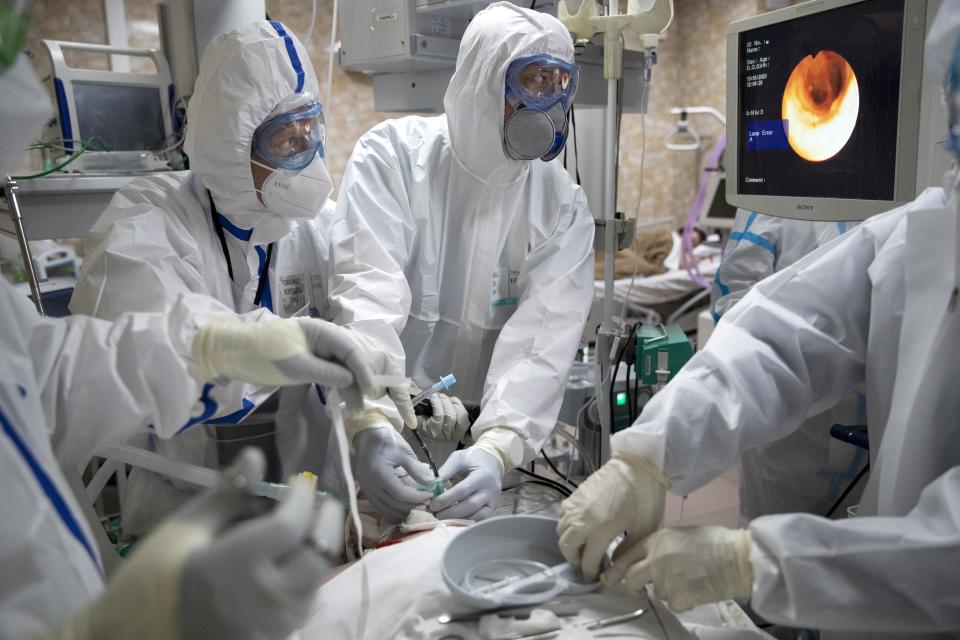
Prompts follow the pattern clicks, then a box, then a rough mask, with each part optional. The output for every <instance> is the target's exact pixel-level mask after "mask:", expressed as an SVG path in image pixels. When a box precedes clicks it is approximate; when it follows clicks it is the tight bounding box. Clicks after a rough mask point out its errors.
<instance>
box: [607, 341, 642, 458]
mask: <svg viewBox="0 0 960 640" xmlns="http://www.w3.org/2000/svg"><path fill="white" fill-rule="evenodd" d="M638 326H640V323H639V322H636V323H634V324H633V325H632V326H631V327H630V331H628V332H627V339H626V340H625V341H624V343H623V344H622V345H621V346H620V349H619V351H618V352H617V364H616V367H615V368H614V370H613V376H612V377H611V379H610V398H609V402H610V432H611V434H612V433H613V418H614V411H613V410H614V406H615V405H614V396H615V394H614V387H616V385H617V374H619V373H620V364H621V363H622V362H623V354H624V353H626V350H627V346H629V344H630V342H631V341H632V340H633V337H634V335H635V334H636V333H637V327H638ZM628 415H629V414H628ZM597 468H598V469H599V468H600V467H599V460H598V465H597Z"/></svg>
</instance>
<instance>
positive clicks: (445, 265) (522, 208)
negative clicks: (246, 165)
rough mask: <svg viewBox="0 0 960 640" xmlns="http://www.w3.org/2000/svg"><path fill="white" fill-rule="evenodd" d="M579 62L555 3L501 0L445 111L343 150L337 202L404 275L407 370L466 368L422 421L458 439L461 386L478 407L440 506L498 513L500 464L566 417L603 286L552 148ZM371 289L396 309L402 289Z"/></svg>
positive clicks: (478, 29) (583, 220) (583, 207)
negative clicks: (597, 290) (566, 397)
mask: <svg viewBox="0 0 960 640" xmlns="http://www.w3.org/2000/svg"><path fill="white" fill-rule="evenodd" d="M577 72H578V68H577V66H576V65H574V64H573V44H572V41H571V38H570V34H569V33H568V32H567V30H566V29H564V27H563V25H562V24H560V22H559V21H558V20H556V18H553V17H552V16H549V15H546V14H543V13H538V12H535V11H529V10H526V9H521V8H520V7H517V6H515V5H513V4H509V3H504V2H499V3H496V4H493V5H491V6H490V7H488V8H486V9H484V10H483V11H481V12H480V13H478V14H477V15H476V16H475V17H474V19H473V20H472V21H471V23H470V25H469V26H468V27H467V30H466V32H465V33H464V35H463V39H462V40H461V42H460V52H459V55H458V56H457V64H456V70H455V71H454V74H453V77H452V78H451V80H450V84H449V86H448V87H447V92H446V95H445V96H444V107H445V110H446V113H445V115H442V116H438V117H433V118H423V117H417V116H413V117H407V118H401V119H399V120H388V121H386V122H383V123H381V124H379V125H377V126H375V127H373V128H372V129H371V130H370V131H368V132H367V133H365V134H364V135H363V136H361V138H360V140H359V141H358V142H357V145H356V147H355V148H354V151H353V155H352V156H351V158H350V161H349V163H348V164H347V168H346V172H345V174H344V179H343V183H342V185H341V190H340V200H339V202H338V204H337V213H338V214H339V215H343V216H347V217H353V216H359V217H362V218H363V219H364V220H365V221H366V222H367V224H368V225H369V226H370V228H371V229H373V231H374V233H375V234H376V236H377V237H378V238H379V240H380V241H381V242H382V243H383V244H384V245H386V247H387V248H388V250H389V251H390V254H391V255H392V256H393V257H394V259H396V261H397V262H399V263H400V265H401V266H402V267H403V273H404V275H405V276H406V279H407V281H408V282H409V284H410V288H411V293H412V304H411V306H410V313H409V317H408V318H407V319H406V325H405V326H404V327H403V332H402V333H401V334H400V339H401V341H402V342H403V349H404V353H405V355H406V371H407V374H408V375H409V376H411V377H412V378H413V380H414V381H415V382H416V383H417V384H419V385H420V386H422V387H426V386H428V385H429V384H431V383H433V382H435V381H436V380H438V379H439V378H440V377H441V376H443V375H446V374H448V373H451V372H452V373H453V374H454V375H455V377H456V380H457V382H456V385H455V386H454V387H453V388H452V390H451V393H452V394H453V396H454V397H448V396H439V397H435V398H434V400H433V409H434V411H433V415H432V416H430V417H428V418H427V419H426V420H425V421H423V422H422V424H421V427H420V428H421V429H422V430H423V431H424V432H426V434H427V435H429V436H430V437H432V438H435V439H439V440H444V441H451V442H456V441H458V440H460V439H461V438H464V437H465V432H466V431H467V428H468V427H469V422H468V420H467V416H466V412H465V411H464V409H463V403H462V402H461V401H463V402H466V403H468V404H469V403H479V405H480V407H481V411H480V415H479V417H478V419H477V420H476V422H475V423H474V425H473V427H472V429H471V433H470V436H471V437H472V442H473V444H472V446H470V447H468V448H466V449H464V450H461V451H457V452H455V453H453V454H452V455H451V456H450V458H449V459H448V460H447V462H446V463H445V464H444V466H443V468H442V469H441V470H440V471H441V473H440V475H441V477H442V478H444V479H450V478H455V479H460V482H459V484H457V486H455V487H454V488H453V489H451V490H449V491H447V492H445V493H444V494H443V495H441V496H439V497H437V498H434V499H433V501H432V503H431V506H430V508H431V509H432V510H433V511H435V512H436V514H437V516H438V517H441V518H474V519H479V518H483V517H486V516H487V515H489V514H490V512H491V510H492V508H493V507H494V506H495V505H496V502H497V499H498V497H499V494H500V488H501V480H502V477H503V474H504V473H505V472H506V471H509V470H510V469H512V468H514V467H516V466H518V465H520V464H522V463H524V462H528V461H530V460H532V459H533V458H534V456H535V455H536V454H537V452H538V451H539V450H540V447H541V444H542V443H543V441H544V439H545V438H546V437H547V436H548V435H549V433H550V431H551V430H552V429H553V427H554V425H555V423H556V417H557V413H558V412H559V409H560V403H561V400H562V394H563V388H564V381H565V380H566V377H567V371H568V369H569V367H570V365H571V363H572V361H573V357H574V354H575V351H576V348H577V344H578V341H579V339H580V335H581V331H582V329H583V324H584V322H585V320H586V317H587V313H588V310H589V308H590V302H591V299H592V297H593V283H592V279H593V218H592V216H591V215H590V211H589V210H588V207H587V200H586V197H585V196H584V193H583V191H582V190H581V189H580V188H579V187H578V186H577V185H575V184H574V183H573V181H572V180H571V179H570V177H569V175H568V174H567V172H566V170H565V169H564V168H563V165H562V164H560V162H559V161H553V159H554V158H556V156H557V154H558V153H559V152H560V151H561V149H562V148H563V145H564V142H565V138H566V132H567V112H568V110H569V108H570V105H571V103H572V101H573V97H574V93H575V90H576V82H577ZM355 260H356V262H357V263H358V265H365V264H366V263H367V257H366V256H365V255H363V254H360V253H358V254H357V255H356V256H355ZM359 269H363V270H364V271H369V270H368V269H366V267H365V266H361V267H358V270H359ZM362 286H368V285H366V284H364V285H362ZM369 286H370V287H371V288H373V287H375V286H376V285H369ZM374 290H375V291H376V293H377V300H380V301H382V302H383V303H384V304H388V305H390V306H389V307H387V308H392V307H393V306H395V305H396V303H397V302H398V300H397V298H398V295H397V293H398V292H396V291H391V290H385V289H380V288H379V287H376V288H375V289H374ZM386 424H387V423H386V420H385V418H384V416H383V415H382V414H381V413H380V412H379V411H378V410H376V409H373V410H371V411H370V413H368V415H367V416H366V418H365V419H364V420H361V421H355V422H354V423H353V425H352V426H353V428H354V429H355V430H359V432H358V433H357V435H356V436H355V437H354V442H356V441H357V440H358V439H360V440H363V439H364V438H369V437H382V438H387V437H388V433H389V428H388V427H387V426H386ZM371 432H372V434H378V435H375V436H373V435H371Z"/></svg>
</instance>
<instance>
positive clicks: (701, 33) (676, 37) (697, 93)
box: [28, 0, 765, 220]
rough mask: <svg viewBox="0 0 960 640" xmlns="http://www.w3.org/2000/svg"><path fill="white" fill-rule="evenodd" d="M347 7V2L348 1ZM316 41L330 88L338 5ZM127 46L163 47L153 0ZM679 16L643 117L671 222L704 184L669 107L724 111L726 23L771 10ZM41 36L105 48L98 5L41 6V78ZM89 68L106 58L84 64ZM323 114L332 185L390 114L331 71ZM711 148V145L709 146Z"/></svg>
mask: <svg viewBox="0 0 960 640" xmlns="http://www.w3.org/2000/svg"><path fill="white" fill-rule="evenodd" d="M344 1H349V0H344ZM318 4H319V10H318V15H317V19H316V24H315V25H314V29H313V35H312V37H311V39H310V43H309V45H308V48H309V51H310V56H311V58H312V60H313V65H314V68H315V70H316V71H317V75H318V77H319V78H320V86H321V87H322V88H324V89H325V87H326V77H327V61H328V49H329V42H330V16H331V12H332V6H333V2H332V0H320V1H319V3H318ZM126 7H127V23H128V31H129V40H130V44H131V45H132V46H153V47H159V29H158V27H157V24H156V6H155V2H153V1H152V0H126ZM267 8H268V10H269V12H270V14H271V16H272V17H274V18H276V19H279V20H282V21H283V22H284V23H286V24H287V26H289V27H290V28H291V29H292V30H293V31H294V32H295V33H297V34H298V35H300V36H301V37H302V36H303V34H305V32H306V30H307V27H308V24H309V22H310V8H311V5H310V2H309V1H308V0H267ZM675 8H676V17H675V19H674V22H673V25H672V26H671V27H670V29H669V31H668V33H667V37H666V39H665V40H664V41H663V43H662V46H661V47H660V50H659V61H658V64H657V66H656V67H655V68H654V76H653V77H654V80H653V85H652V89H651V95H650V107H649V112H648V115H647V116H646V117H645V125H646V136H647V141H646V159H645V162H644V181H643V184H644V189H643V200H642V202H641V203H640V208H639V212H640V218H641V219H644V218H646V219H649V218H658V217H663V216H672V217H674V218H676V219H677V220H681V219H683V218H684V217H685V216H686V213H687V210H688V208H689V207H690V204H691V203H692V201H693V197H694V193H695V184H696V180H698V178H699V171H700V170H699V167H698V166H697V161H696V154H694V153H693V152H676V151H668V150H667V149H665V148H664V141H665V139H666V136H667V134H668V133H669V132H670V131H671V130H672V129H673V127H674V124H675V122H676V119H675V117H674V116H671V115H670V113H669V109H670V107H672V106H677V105H682V104H685V105H708V106H712V107H715V108H717V109H719V110H720V111H724V108H725V100H724V95H725V67H724V58H725V30H726V25H727V24H728V23H729V22H730V21H732V20H736V19H739V18H742V17H746V16H750V15H755V14H757V13H759V12H761V11H763V10H764V9H765V3H764V2H763V0H675ZM41 38H53V39H60V40H75V41H81V42H105V41H106V29H105V27H104V16H103V4H102V0H36V1H35V3H34V8H33V26H32V29H31V36H30V39H29V42H28V45H29V46H30V48H31V49H33V50H35V51H36V52H37V53H38V55H37V56H36V60H35V65H36V67H37V69H38V72H39V73H40V75H41V77H46V76H47V75H48V74H49V64H48V63H47V61H46V55H45V53H44V52H43V50H42V45H41V44H40V39H41ZM86 64H89V65H91V66H93V65H98V64H103V65H105V64H106V59H105V58H103V59H102V60H99V59H95V58H94V59H88V62H87V63H86ZM325 108H326V110H327V126H328V129H327V140H328V145H329V149H330V152H329V154H328V156H327V163H328V167H329V170H330V173H331V175H332V176H333V179H334V184H338V183H339V181H340V178H341V176H342V174H343V169H344V166H345V164H346V161H347V158H348V157H349V154H350V151H351V150H352V148H353V145H354V143H355V142H356V140H357V138H358V137H359V136H360V135H361V134H362V133H363V132H364V131H366V130H367V129H368V128H370V127H371V126H372V125H373V124H375V123H377V122H379V121H381V120H382V119H384V118H386V117H389V116H390V114H383V113H376V112H374V111H373V88H372V84H371V81H370V79H369V78H367V77H365V76H363V75H360V74H353V73H345V72H343V71H341V70H340V69H339V67H337V66H336V65H334V76H333V99H332V104H330V105H325ZM694 126H695V128H696V129H697V130H698V131H699V132H700V133H701V135H702V136H703V137H704V140H705V141H706V144H708V145H709V144H712V143H713V142H714V141H715V140H716V136H717V135H718V134H719V133H721V127H720V126H719V124H718V123H716V122H715V121H713V120H712V119H709V118H698V119H696V120H694ZM642 128H643V127H642V122H641V116H639V115H635V114H625V115H624V116H623V131H622V134H623V135H622V140H621V147H620V148H621V153H620V192H619V198H618V207H619V209H620V210H622V211H626V212H628V214H629V215H633V212H634V211H635V210H636V207H637V197H638V195H639V193H640V158H641V153H640V150H641V148H642V146H643V136H642V133H641V132H642ZM705 150H706V149H705Z"/></svg>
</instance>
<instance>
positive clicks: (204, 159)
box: [70, 21, 409, 532]
mask: <svg viewBox="0 0 960 640" xmlns="http://www.w3.org/2000/svg"><path fill="white" fill-rule="evenodd" d="M305 92H309V93H312V94H313V96H316V95H317V94H318V88H317V79H316V76H315V74H314V72H313V68H312V65H311V63H310V59H309V57H308V56H307V52H306V50H305V48H304V47H303V45H302V44H300V42H299V41H298V40H297V39H296V38H295V37H293V36H292V35H291V34H290V33H289V32H288V31H287V30H286V28H285V27H284V26H283V25H282V24H281V23H279V22H275V21H274V22H267V21H264V22H258V23H254V24H253V25H250V26H249V27H247V28H244V29H241V30H238V31H235V32H231V33H227V34H223V35H221V36H218V37H217V38H215V39H213V40H212V41H211V42H210V44H208V45H207V48H206V50H205V52H204V56H203V60H202V63H201V66H200V73H199V76H198V78H197V82H196V88H195V91H194V95H193V96H192V98H191V100H190V105H189V109H188V112H187V133H186V141H185V150H186V152H187V154H188V155H189V157H190V162H191V170H190V171H188V172H178V173H169V174H164V175H158V176H150V177H144V178H138V179H136V180H134V181H132V182H131V183H130V184H129V185H127V186H126V187H124V188H123V189H121V190H119V191H118V192H117V193H116V194H115V196H114V198H113V200H112V201H111V203H110V205H109V206H108V207H107V209H106V210H105V211H104V213H103V214H102V215H101V217H100V218H99V220H98V221H97V223H96V224H95V225H94V227H93V230H92V232H91V235H90V237H89V238H88V240H87V257H86V259H85V260H84V264H83V268H82V269H81V272H80V275H79V277H78V281H77V286H76V291H75V293H74V296H73V299H72V301H71V305H70V308H71V310H72V311H73V312H74V313H86V314H90V315H95V316H97V317H100V318H105V319H114V318H116V317H117V316H118V315H119V314H120V313H123V312H126V311H157V310H162V309H164V308H165V307H166V306H167V305H168V304H169V303H170V301H172V300H174V299H175V298H176V297H177V296H178V295H179V294H181V293H185V292H193V293H200V294H204V296H203V297H202V299H201V301H200V302H197V303H196V304H195V305H194V307H193V309H192V311H193V312H194V313H196V314H200V315H201V316H202V315H204V314H210V313H222V312H224V311H227V312H235V313H237V314H239V317H240V318H242V319H246V320H250V321H257V320H263V319H268V318H272V317H275V316H281V317H289V316H292V315H294V314H297V313H298V312H304V313H305V312H309V313H310V314H312V315H319V316H321V317H324V318H325V319H328V320H331V321H335V322H337V323H338V324H348V323H351V322H352V323H355V324H362V321H361V320H359V317H361V316H363V315H364V312H363V310H364V308H365V307H366V306H367V305H369V304H370V300H369V298H370V295H371V288H373V287H379V288H380V289H389V290H391V291H392V292H393V293H394V295H393V296H392V297H391V298H390V299H389V300H387V301H382V302H381V303H378V304H377V312H378V314H379V317H378V318H377V322H376V323H374V326H372V327H371V328H370V329H369V330H366V331H365V333H366V334H367V335H368V336H370V337H371V338H374V339H377V340H378V343H379V345H380V347H381V348H382V349H383V350H385V351H387V352H388V353H390V354H393V355H396V357H397V358H400V357H401V355H400V354H401V349H400V345H399V340H398V338H397V336H396V331H395V330H394V329H392V327H391V323H393V322H398V323H402V321H403V319H404V318H406V313H407V306H408V304H409V296H408V293H407V291H408V290H407V287H406V285H405V283H404V280H403V276H402V274H401V273H399V272H398V270H397V268H396V265H395V263H394V262H393V260H392V259H391V258H390V256H389V255H387V253H386V252H385V251H384V250H383V249H382V248H381V247H380V245H379V244H378V243H377V242H376V241H375V239H374V238H373V237H372V236H371V235H370V231H369V230H368V229H367V228H366V227H365V226H364V225H363V224H362V222H361V221H360V220H358V219H357V218H356V217H346V218H341V219H339V220H338V221H335V220H334V219H333V217H332V216H331V213H332V207H333V204H332V203H331V202H329V201H328V203H327V205H326V206H324V208H323V210H321V211H319V212H315V214H314V215H310V216H305V217H303V218H300V219H292V218H289V217H284V216H280V215H277V214H275V213H273V212H271V211H270V210H268V209H267V208H266V207H265V206H264V205H263V204H261V202H260V201H259V199H258V198H257V193H256V191H255V189H254V182H253V178H252V175H251V166H250V160H251V140H252V138H253V134H254V131H255V130H256V128H257V127H258V126H259V125H260V123H262V122H263V121H264V120H265V119H266V118H267V116H268V115H269V114H270V113H271V112H272V111H273V109H274V108H275V107H276V106H277V105H278V104H279V103H280V102H281V101H282V100H284V99H286V98H288V97H290V96H291V95H293V94H298V93H305ZM211 202H212V203H213V204H214V205H215V206H216V212H214V211H213V209H212V206H211ZM338 248H339V249H342V252H343V253H344V254H345V255H348V256H352V255H354V254H356V253H360V254H362V255H364V256H365V258H366V260H367V261H368V264H369V265H370V267H371V269H370V271H369V272H367V273H365V274H362V276H363V279H364V284H363V286H358V284H357V283H358V279H359V278H360V275H361V274H358V273H356V272H354V271H351V270H350V269H345V268H341V267H340V266H339V260H338V258H337V257H336V254H337V251H338ZM268 257H269V264H267V263H268ZM264 271H266V278H267V281H266V282H261V280H262V278H263V276H264V273H263V272H264ZM334 274H336V275H334ZM261 285H262V286H261ZM258 293H259V303H255V302H254V300H255V299H257V298H258ZM382 327H386V328H387V329H389V331H383V330H382ZM400 362H402V361H400ZM275 391H276V389H275V388H274V387H261V386H257V385H250V384H243V383H239V382H233V381H231V382H225V383H220V382H217V383H216V384H210V385H207V386H205V387H204V389H203V391H202V396H199V398H200V399H199V401H197V403H196V404H195V406H194V410H193V412H192V414H191V417H190V418H189V420H188V421H185V422H184V424H183V425H181V427H185V426H191V425H194V424H198V423H203V424H204V425H209V424H235V423H238V422H240V421H242V420H244V419H245V418H247V417H248V416H249V415H250V414H251V412H253V410H254V409H255V408H256V407H258V406H259V405H260V404H261V403H262V402H264V401H265V400H266V399H267V398H269V397H270V396H271V395H272V394H273V393H274V392H275ZM295 393H296V395H295V396H294V392H291V391H289V390H288V391H285V392H284V394H283V395H282V397H281V399H280V411H279V412H278V414H277V416H276V423H277V427H278V428H277V446H278V449H279V454H280V460H281V463H282V466H283V474H284V475H287V474H289V473H295V472H298V471H301V470H305V469H306V470H312V471H314V472H316V473H317V474H318V475H319V477H320V480H319V485H320V486H321V487H324V488H328V489H333V490H338V491H343V484H342V478H340V470H339V464H332V465H331V464H327V463H329V462H330V461H333V460H336V457H335V455H336V444H335V441H334V438H333V434H332V432H331V431H330V430H329V429H324V428H321V427H322V426H323V425H327V424H329V423H328V422H327V421H326V416H325V414H324V412H323V408H322V404H321V400H320V398H319V396H318V394H316V393H312V392H307V391H306V390H305V389H299V390H297V391H296V392H295ZM199 429H202V430H203V431H202V432H201V431H198V430H196V429H191V430H190V431H187V432H186V433H185V434H184V436H181V437H179V438H176V439H173V440H170V441H166V442H161V441H157V440H155V439H151V440H150V441H149V442H148V443H146V444H147V446H149V447H151V448H155V449H157V450H159V451H161V452H164V453H166V454H168V455H172V456H175V457H178V458H180V459H185V460H188V461H191V462H194V463H197V464H203V465H206V466H216V465H217V458H216V451H215V448H214V447H211V446H210V443H209V441H207V440H206V438H205V437H204V436H205V435H206V436H207V437H209V438H210V439H212V438H213V437H215V431H214V427H212V426H201V427H199ZM308 451H309V452H310V455H309V457H307V456H305V455H304V453H305V452H308ZM138 487H139V488H138ZM134 492H139V493H134ZM183 497H184V492H183V490H182V489H181V488H179V487H177V486H174V485H172V484H171V483H170V482H169V481H167V480H165V479H160V478H159V477H158V476H154V475H152V474H148V473H147V472H140V471H139V470H138V474H137V475H136V476H131V483H130V489H129V499H127V500H125V505H126V506H129V507H130V508H129V509H125V514H124V516H125V528H127V529H128V530H129V531H132V532H138V531H142V530H146V529H148V528H149V527H150V526H152V525H153V524H154V523H155V522H156V521H157V520H158V519H159V518H160V517H162V516H163V515H164V514H165V513H166V512H168V511H170V510H171V509H172V508H173V507H175V506H176V505H177V504H179V503H180V502H181V501H182V500H183Z"/></svg>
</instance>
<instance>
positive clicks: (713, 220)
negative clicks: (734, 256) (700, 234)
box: [697, 171, 737, 230]
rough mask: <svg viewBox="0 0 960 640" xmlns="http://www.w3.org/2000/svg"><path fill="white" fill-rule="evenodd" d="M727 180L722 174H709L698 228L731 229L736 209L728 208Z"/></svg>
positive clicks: (719, 172) (720, 172) (718, 172)
mask: <svg viewBox="0 0 960 640" xmlns="http://www.w3.org/2000/svg"><path fill="white" fill-rule="evenodd" d="M726 183H727V178H726V175H725V174H724V172H722V171H716V172H714V173H712V174H711V176H710V182H709V183H708V184H707V192H706V194H705V195H706V197H705V198H704V207H705V209H704V211H703V213H701V214H700V220H699V221H698V222H697V225H698V226H701V227H703V228H704V229H728V230H729V229H733V222H734V218H736V217H737V208H736V207H732V206H730V204H729V203H727V198H726V195H727V194H726Z"/></svg>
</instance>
